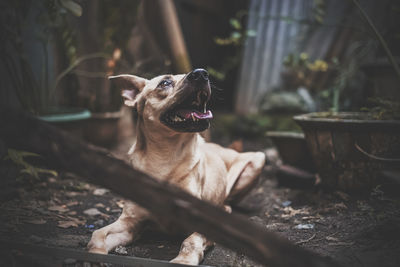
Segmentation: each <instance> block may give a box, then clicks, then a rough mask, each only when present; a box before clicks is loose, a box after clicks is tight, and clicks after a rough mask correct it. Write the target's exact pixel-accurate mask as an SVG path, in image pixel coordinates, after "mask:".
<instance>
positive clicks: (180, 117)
mask: <svg viewBox="0 0 400 267" xmlns="http://www.w3.org/2000/svg"><path fill="white" fill-rule="evenodd" d="M110 80H111V81H112V82H113V83H115V85H116V86H118V87H119V88H120V89H121V90H122V96H123V97H124V98H125V104H126V105H128V106H131V107H132V108H134V109H136V110H137V118H136V120H135V132H136V136H135V141H134V143H133V146H132V148H131V149H130V151H129V156H130V160H131V162H132V165H133V167H134V168H136V169H139V170H141V171H143V172H145V173H147V174H148V175H151V176H153V177H155V178H157V179H160V180H164V181H168V182H170V183H173V184H175V185H176V186H178V187H180V188H181V189H183V190H186V191H187V192H189V193H191V194H192V195H194V196H196V197H198V198H200V199H203V200H206V201H210V202H212V203H214V204H215V205H218V206H221V207H225V209H226V210H227V211H228V212H230V207H229V206H224V205H225V204H227V203H226V202H227V201H228V200H234V199H237V198H239V197H241V196H243V194H245V193H246V192H248V191H249V189H250V188H251V187H252V185H254V184H255V181H256V180H257V177H258V176H259V174H260V172H261V170H262V168H263V166H264V162H265V155H264V154H263V153H261V152H247V153H238V152H236V151H234V150H232V149H227V148H223V147H221V146H219V145H216V144H212V143H206V142H205V141H204V140H203V138H202V137H201V136H200V134H199V132H201V131H204V130H205V129H207V128H208V127H209V125H210V122H209V120H210V119H211V118H212V114H211V111H210V110H207V107H206V105H207V102H208V100H209V99H210V95H211V89H210V84H209V80H208V73H207V72H206V71H205V70H203V69H195V70H194V71H192V72H190V73H188V74H187V75H183V74H182V75H162V76H158V77H156V78H153V79H151V80H146V79H143V78H140V77H137V76H132V75H119V76H113V77H110ZM128 186H129V185H128ZM133 186H134V185H133ZM147 219H151V215H150V214H149V213H148V212H147V211H146V210H145V209H143V208H141V207H139V206H137V205H136V204H134V203H132V202H127V203H125V206H124V209H123V211H122V215H121V216H120V217H119V218H118V220H117V221H116V222H114V223H112V224H110V225H108V226H106V227H103V228H101V229H99V230H96V231H94V232H93V236H92V239H91V240H90V242H89V244H88V248H89V250H90V252H94V253H108V251H110V250H112V249H114V248H115V247H117V246H118V245H126V244H128V243H130V242H132V240H133V238H134V236H136V233H137V231H138V230H139V227H140V225H141V223H142V222H143V221H145V220H147ZM211 245H213V243H212V242H210V241H208V240H207V239H206V237H204V236H203V235H201V234H199V233H193V234H191V235H190V236H189V237H188V238H186V239H185V240H184V242H183V243H182V246H181V250H180V252H179V255H178V256H177V257H176V258H175V259H173V260H172V262H176V263H183V264H191V265H197V264H199V263H200V262H201V260H202V259H203V256H204V251H205V250H206V248H207V247H209V246H211Z"/></svg>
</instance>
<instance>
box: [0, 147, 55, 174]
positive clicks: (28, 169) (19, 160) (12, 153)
mask: <svg viewBox="0 0 400 267" xmlns="http://www.w3.org/2000/svg"><path fill="white" fill-rule="evenodd" d="M7 152H8V153H7V156H5V157H4V160H11V161H12V162H13V163H14V164H16V165H18V166H19V167H21V170H20V174H21V175H22V174H27V175H29V176H31V177H33V178H35V179H39V178H40V174H49V175H52V176H58V173H57V172H56V171H54V170H49V169H43V168H39V167H36V166H33V165H32V164H30V163H29V162H27V161H26V160H25V158H27V157H40V155H38V154H36V153H32V152H27V151H20V150H15V149H8V151H7Z"/></svg>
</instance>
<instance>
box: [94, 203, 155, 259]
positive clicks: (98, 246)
mask: <svg viewBox="0 0 400 267" xmlns="http://www.w3.org/2000/svg"><path fill="white" fill-rule="evenodd" d="M148 217H149V213H148V212H147V211H146V210H145V209H143V208H141V207H139V206H138V205H136V204H134V203H132V202H126V203H125V205H124V209H123V211H122V214H121V216H120V217H119V218H118V220H116V221H115V222H113V223H112V224H110V225H107V226H105V227H103V228H101V229H98V230H96V231H94V232H93V234H92V238H91V240H90V242H89V244H88V249H89V252H92V253H101V254H107V253H108V252H109V251H110V250H112V249H114V248H116V247H117V246H120V245H122V246H124V245H127V244H129V243H131V242H132V241H133V239H134V237H135V235H136V233H137V232H138V231H139V229H140V226H141V223H142V222H143V221H145V220H146V219H147V218H148Z"/></svg>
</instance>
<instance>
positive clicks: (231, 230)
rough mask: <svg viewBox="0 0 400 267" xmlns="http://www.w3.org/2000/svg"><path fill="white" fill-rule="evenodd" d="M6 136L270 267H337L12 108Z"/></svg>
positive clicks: (3, 115)
mask: <svg viewBox="0 0 400 267" xmlns="http://www.w3.org/2000/svg"><path fill="white" fill-rule="evenodd" d="M0 138H1V139H2V140H3V142H4V143H5V144H6V146H7V147H13V148H16V149H24V150H28V151H32V152H36V153H38V154H41V155H42V156H45V157H46V159H47V160H48V161H50V162H53V163H57V165H58V166H60V167H62V168H64V169H66V170H69V171H73V172H75V173H77V174H79V175H81V176H82V177H83V178H84V179H86V180H87V181H89V182H91V183H94V184H97V185H100V186H104V187H107V188H109V189H111V190H113V191H114V192H116V193H118V194H120V195H121V196H123V197H125V198H128V199H131V200H132V201H135V202H136V203H138V204H139V205H141V206H142V207H144V208H146V209H147V210H149V211H150V212H152V213H153V214H154V215H156V216H159V217H160V218H162V220H163V221H167V222H169V223H174V224H175V225H179V226H180V227H181V228H182V230H183V231H185V232H187V233H192V232H199V233H202V234H204V235H206V236H207V237H209V238H210V239H212V240H214V241H215V242H218V243H220V244H221V245H223V246H225V247H227V248H230V249H233V250H236V251H240V252H243V253H245V254H246V255H248V256H249V257H252V258H253V259H255V260H257V261H259V262H261V263H263V264H268V266H304V267H305V266H307V267H312V266H337V265H336V264H335V263H333V262H332V261H331V260H328V259H326V258H324V257H321V256H319V255H316V254H314V253H312V252H310V251H307V250H305V249H302V248H300V247H297V246H295V245H293V244H291V243H290V242H289V241H288V240H286V239H283V238H281V237H279V236H278V235H276V234H274V233H271V232H269V231H266V230H265V229H264V228H261V227H260V226H257V225H255V224H253V223H251V222H249V221H248V220H247V219H246V218H245V217H242V216H239V215H235V214H228V213H226V212H224V211H223V210H222V209H221V208H218V207H215V206H213V205H211V204H210V203H207V202H204V201H201V200H200V199H197V198H195V197H193V196H192V195H190V194H188V193H186V192H184V191H182V190H181V189H179V188H177V187H175V186H173V185H171V184H168V183H165V182H160V181H158V180H156V179H154V178H151V177H149V176H148V175H146V174H144V173H141V172H139V171H137V170H134V169H133V168H132V167H131V166H129V165H128V164H126V163H125V162H123V161H121V160H118V159H115V158H112V157H111V156H109V154H108V152H107V151H106V150H104V149H99V148H96V147H94V146H91V145H88V144H86V143H84V142H82V141H80V140H77V139H75V138H74V137H72V136H70V135H69V134H68V133H65V132H62V131H60V130H58V129H57V128H55V127H52V126H50V125H48V124H46V123H44V122H41V121H38V120H37V119H35V118H33V117H31V116H28V115H25V114H23V113H22V112H16V111H12V110H10V109H5V110H0Z"/></svg>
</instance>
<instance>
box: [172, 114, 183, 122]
mask: <svg viewBox="0 0 400 267" xmlns="http://www.w3.org/2000/svg"><path fill="white" fill-rule="evenodd" d="M173 121H174V122H177V121H182V119H181V118H180V117H179V116H178V115H175V117H174V119H173Z"/></svg>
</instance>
